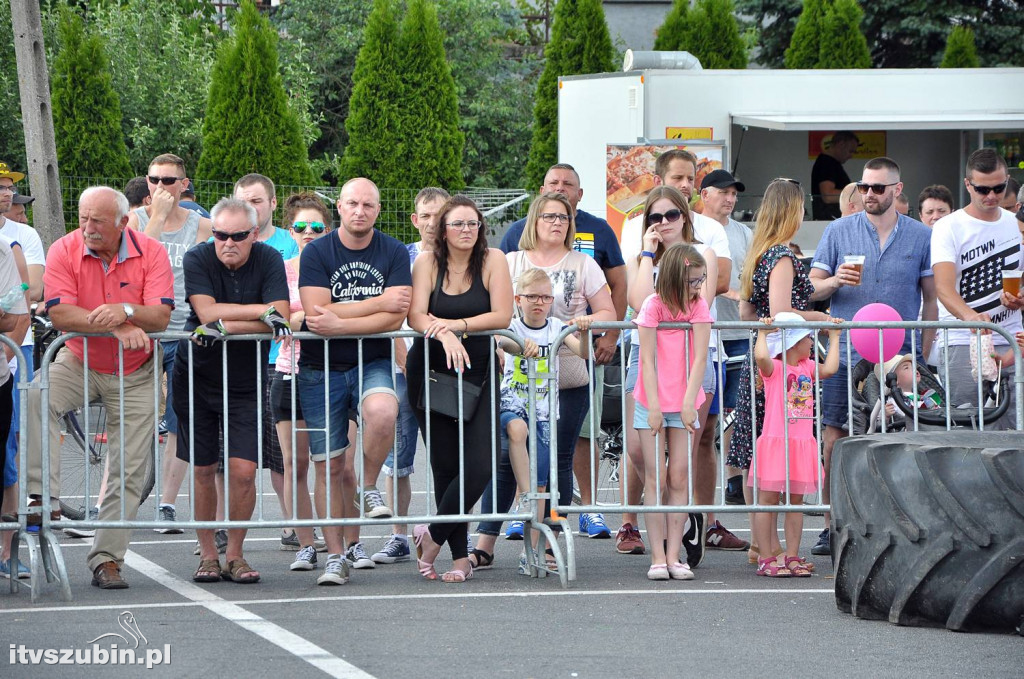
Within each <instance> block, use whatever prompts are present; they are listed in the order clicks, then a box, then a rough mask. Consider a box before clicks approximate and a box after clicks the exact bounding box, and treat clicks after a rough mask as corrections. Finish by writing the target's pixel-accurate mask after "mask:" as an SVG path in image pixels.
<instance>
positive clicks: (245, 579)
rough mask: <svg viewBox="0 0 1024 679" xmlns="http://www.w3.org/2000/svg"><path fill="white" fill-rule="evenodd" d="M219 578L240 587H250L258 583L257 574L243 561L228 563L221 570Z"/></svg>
mask: <svg viewBox="0 0 1024 679" xmlns="http://www.w3.org/2000/svg"><path fill="white" fill-rule="evenodd" d="M254 574H255V575H254ZM220 577H222V578H224V579H225V580H230V581H231V582H237V583H238V584H240V585H252V584H254V583H257V582H259V581H260V574H259V572H258V571H257V570H256V569H254V568H253V567H252V566H250V565H249V564H248V563H246V561H245V559H235V560H234V561H228V565H227V566H225V567H224V569H223V570H221V572H220Z"/></svg>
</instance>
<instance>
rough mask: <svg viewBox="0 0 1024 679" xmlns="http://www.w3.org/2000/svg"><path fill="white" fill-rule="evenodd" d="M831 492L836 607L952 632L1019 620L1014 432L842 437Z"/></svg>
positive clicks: (1003, 626) (1023, 578) (1022, 515)
mask: <svg viewBox="0 0 1024 679" xmlns="http://www.w3.org/2000/svg"><path fill="white" fill-rule="evenodd" d="M831 491H832V496H831V497H832V526H831V528H832V531H833V533H832V547H833V549H832V553H833V559H834V565H835V596H836V606H837V607H838V608H839V610H841V611H843V612H847V613H852V614H853V615H855V616H857V617H859V618H865V619H875V620H889V621H890V622H892V623H894V624H898V625H911V626H917V625H925V626H943V627H946V628H948V629H951V630H957V631H970V630H976V629H987V630H997V631H1004V632H1013V631H1014V630H1015V627H1016V626H1017V625H1019V624H1020V621H1021V620H1022V619H1024V433H1022V432H972V431H952V432H945V431H941V432H916V433H915V432H908V433H903V434H893V433H890V434H878V435H874V436H863V437H851V438H846V439H842V440H840V441H839V442H838V443H837V444H836V447H835V450H834V451H833V454H832V474H831Z"/></svg>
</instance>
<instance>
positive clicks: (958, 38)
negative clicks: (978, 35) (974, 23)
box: [940, 26, 981, 68]
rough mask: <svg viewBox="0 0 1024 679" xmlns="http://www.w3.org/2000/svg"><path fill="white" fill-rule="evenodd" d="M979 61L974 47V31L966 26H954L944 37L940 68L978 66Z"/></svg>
mask: <svg viewBox="0 0 1024 679" xmlns="http://www.w3.org/2000/svg"><path fill="white" fill-rule="evenodd" d="M979 66H981V61H980V60H979V59H978V52H977V50H976V49H975V47H974V31H973V30H971V29H970V28H969V27H967V26H954V27H953V30H952V31H950V32H949V37H948V38H947V39H946V51H945V52H944V53H943V54H942V64H941V65H940V67H941V68H978V67H979Z"/></svg>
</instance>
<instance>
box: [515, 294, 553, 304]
mask: <svg viewBox="0 0 1024 679" xmlns="http://www.w3.org/2000/svg"><path fill="white" fill-rule="evenodd" d="M517 296H518V297H522V298H523V299H525V300H526V301H527V302H530V303H531V304H536V303H537V302H543V303H544V304H551V303H552V302H554V301H555V296H554V295H517Z"/></svg>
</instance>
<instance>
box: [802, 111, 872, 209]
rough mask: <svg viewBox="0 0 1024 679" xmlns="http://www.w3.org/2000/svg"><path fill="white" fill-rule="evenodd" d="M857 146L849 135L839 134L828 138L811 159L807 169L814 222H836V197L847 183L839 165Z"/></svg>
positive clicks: (855, 138) (837, 200)
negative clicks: (808, 169)
mask: <svg viewBox="0 0 1024 679" xmlns="http://www.w3.org/2000/svg"><path fill="white" fill-rule="evenodd" d="M858 146H860V139H858V138H857V135H855V134H854V133H853V132H848V131H846V130H842V131H839V132H836V133H835V134H833V135H832V139H831V141H829V142H828V144H827V146H826V148H825V150H824V151H822V152H821V153H820V154H818V157H817V158H815V159H814V165H813V166H812V167H811V215H812V217H813V218H814V219H816V220H826V221H827V220H831V219H838V218H839V217H840V216H841V214H842V213H841V211H840V209H839V193H840V191H842V187H844V186H846V185H847V184H849V183H850V176H849V175H848V174H846V170H844V169H843V165H844V164H845V163H846V161H848V160H849V159H850V158H853V154H854V153H856V151H857V147H858Z"/></svg>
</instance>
